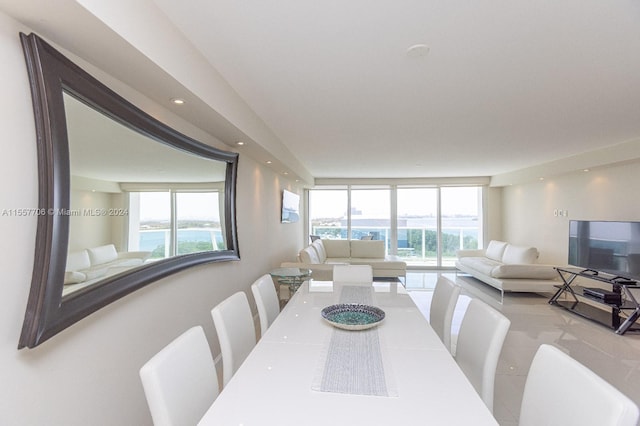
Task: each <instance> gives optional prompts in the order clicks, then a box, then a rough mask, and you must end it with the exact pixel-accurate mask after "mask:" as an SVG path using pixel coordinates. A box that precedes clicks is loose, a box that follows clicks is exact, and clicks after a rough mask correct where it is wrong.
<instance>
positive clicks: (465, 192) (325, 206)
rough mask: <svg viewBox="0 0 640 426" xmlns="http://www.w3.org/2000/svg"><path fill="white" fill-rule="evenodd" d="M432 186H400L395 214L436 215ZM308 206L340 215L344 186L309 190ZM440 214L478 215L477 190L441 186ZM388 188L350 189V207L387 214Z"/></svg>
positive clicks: (372, 214)
mask: <svg viewBox="0 0 640 426" xmlns="http://www.w3.org/2000/svg"><path fill="white" fill-rule="evenodd" d="M436 195H437V190H436V189H435V188H399V189H398V216H404V215H407V216H420V215H434V216H435V215H436V208H437V207H436V206H437V203H436ZM311 197H312V198H311V203H312V206H311V208H312V209H313V212H314V216H315V217H342V216H344V215H345V213H346V206H347V193H346V191H345V190H326V191H325V190H318V191H312V195H311ZM441 198H442V214H443V215H444V216H450V215H477V214H478V205H479V191H478V188H477V187H455V188H448V187H443V188H441ZM389 203H390V201H389V190H387V189H381V190H352V200H351V205H352V208H354V209H358V210H361V211H362V214H363V216H367V217H371V218H376V217H378V218H385V217H389V209H390V207H389Z"/></svg>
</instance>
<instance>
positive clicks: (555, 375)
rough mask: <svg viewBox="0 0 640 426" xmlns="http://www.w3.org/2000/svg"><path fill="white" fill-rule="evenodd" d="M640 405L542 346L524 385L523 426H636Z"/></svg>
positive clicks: (549, 347)
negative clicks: (639, 406) (552, 425)
mask: <svg viewBox="0 0 640 426" xmlns="http://www.w3.org/2000/svg"><path fill="white" fill-rule="evenodd" d="M638 415H639V412H638V406H637V405H636V404H635V403H634V402H633V401H631V400H630V399H629V398H628V397H627V396H626V395H624V394H623V393H622V392H620V391H619V390H618V389H616V388H614V387H613V386H612V385H611V384H609V383H608V382H606V381H605V380H604V379H602V378H601V377H600V376H598V375H597V374H596V373H594V372H593V371H591V370H590V369H588V368H587V367H585V366H584V365H582V364H581V363H579V362H578V361H576V360H575V359H573V358H572V357H571V356H569V355H567V354H565V353H564V352H562V351H561V350H560V349H558V348H556V347H554V346H551V345H546V344H543V345H540V347H539V348H538V351H537V352H536V355H535V356H534V358H533V362H532V363H531V368H530V369H529V374H528V375H527V380H526V382H525V386H524V394H523V396H522V406H521V409H520V422H519V425H520V426H539V425H551V424H554V425H556V424H557V425H563V426H578V425H579V426H614V425H615V426H636V424H637V422H638Z"/></svg>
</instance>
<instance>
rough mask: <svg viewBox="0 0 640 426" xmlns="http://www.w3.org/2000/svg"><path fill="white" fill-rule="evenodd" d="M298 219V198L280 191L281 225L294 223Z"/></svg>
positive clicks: (285, 191)
mask: <svg viewBox="0 0 640 426" xmlns="http://www.w3.org/2000/svg"><path fill="white" fill-rule="evenodd" d="M299 219H300V196H299V195H298V194H294V193H293V192H289V191H287V190H286V189H285V190H284V191H282V223H294V222H297V221H298V220H299Z"/></svg>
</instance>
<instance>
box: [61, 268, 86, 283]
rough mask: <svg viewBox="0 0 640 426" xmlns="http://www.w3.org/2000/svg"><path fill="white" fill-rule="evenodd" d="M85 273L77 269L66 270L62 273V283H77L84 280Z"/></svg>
mask: <svg viewBox="0 0 640 426" xmlns="http://www.w3.org/2000/svg"><path fill="white" fill-rule="evenodd" d="M86 279H87V275H86V274H83V273H82V272H78V271H67V272H65V273H64V285H67V284H78V283H81V282H83V281H86Z"/></svg>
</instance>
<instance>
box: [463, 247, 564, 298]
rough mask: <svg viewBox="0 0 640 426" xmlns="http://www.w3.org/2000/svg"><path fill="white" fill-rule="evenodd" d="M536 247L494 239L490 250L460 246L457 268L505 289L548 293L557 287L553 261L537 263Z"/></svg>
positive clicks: (556, 274)
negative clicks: (461, 247) (545, 263)
mask: <svg viewBox="0 0 640 426" xmlns="http://www.w3.org/2000/svg"><path fill="white" fill-rule="evenodd" d="M538 256H539V253H538V250H537V249H536V248H535V247H524V246H516V245H513V244H509V243H506V242H504V241H496V240H492V241H490V242H489V245H488V246H487V249H486V250H458V252H457V257H458V259H457V261H456V268H457V269H459V270H460V271H462V272H465V273H467V274H470V275H472V276H474V277H475V278H477V279H479V280H480V281H483V282H485V283H487V284H489V285H490V286H493V287H495V288H497V289H498V290H500V292H501V293H502V295H503V296H504V292H505V291H507V292H510V291H513V292H517V291H520V292H533V293H547V292H553V291H555V290H556V288H555V287H554V285H557V284H558V281H559V280H558V273H557V272H556V270H555V269H553V265H543V264H539V263H537V260H538Z"/></svg>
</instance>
